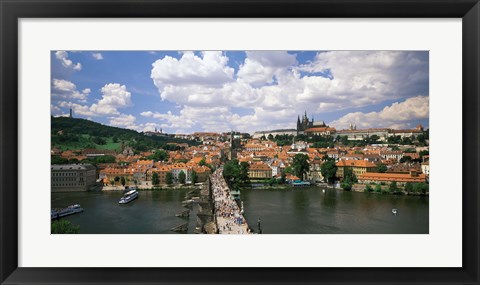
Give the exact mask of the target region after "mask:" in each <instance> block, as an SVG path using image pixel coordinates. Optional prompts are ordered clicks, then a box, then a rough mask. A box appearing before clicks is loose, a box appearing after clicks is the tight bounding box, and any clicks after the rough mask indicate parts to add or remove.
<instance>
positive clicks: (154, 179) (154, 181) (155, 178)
mask: <svg viewBox="0 0 480 285" xmlns="http://www.w3.org/2000/svg"><path fill="white" fill-rule="evenodd" d="M159 183H160V179H159V178H158V173H157V172H154V173H153V174H152V184H153V185H158V184H159Z"/></svg>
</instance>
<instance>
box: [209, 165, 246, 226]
mask: <svg viewBox="0 0 480 285" xmlns="http://www.w3.org/2000/svg"><path fill="white" fill-rule="evenodd" d="M222 170H223V168H219V169H217V171H215V172H214V173H213V174H212V175H211V176H210V177H211V182H212V190H213V197H214V203H215V216H216V218H217V226H218V230H219V232H220V233H231V232H233V233H236V234H244V233H249V232H250V231H249V230H248V226H247V224H246V221H245V218H244V217H243V215H241V213H240V209H239V207H238V205H237V203H236V202H235V200H234V199H233V197H232V196H231V195H230V190H229V188H228V185H227V183H226V182H225V179H224V178H223V175H222V172H223V171H222Z"/></svg>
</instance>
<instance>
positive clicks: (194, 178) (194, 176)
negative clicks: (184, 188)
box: [192, 170, 198, 184]
mask: <svg viewBox="0 0 480 285" xmlns="http://www.w3.org/2000/svg"><path fill="white" fill-rule="evenodd" d="M197 182H198V175H197V172H196V171H195V170H192V183H193V184H195V183H197Z"/></svg>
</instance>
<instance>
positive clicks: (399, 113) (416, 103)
mask: <svg viewBox="0 0 480 285" xmlns="http://www.w3.org/2000/svg"><path fill="white" fill-rule="evenodd" d="M428 117H429V99H428V96H416V97H412V98H408V99H406V100H405V101H403V102H395V103H393V104H392V105H390V106H386V107H385V108H383V109H382V110H381V111H379V112H369V113H362V112H353V113H349V114H347V115H345V116H343V117H341V118H339V119H338V120H334V121H332V122H330V123H329V125H331V126H333V127H335V128H337V129H347V128H348V127H349V126H350V124H356V125H357V128H378V127H382V128H394V129H399V128H411V127H415V126H413V125H411V122H412V121H413V120H417V119H428Z"/></svg>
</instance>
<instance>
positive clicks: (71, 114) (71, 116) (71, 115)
mask: <svg viewBox="0 0 480 285" xmlns="http://www.w3.org/2000/svg"><path fill="white" fill-rule="evenodd" d="M69 117H70V118H73V110H72V106H70V116H69Z"/></svg>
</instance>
